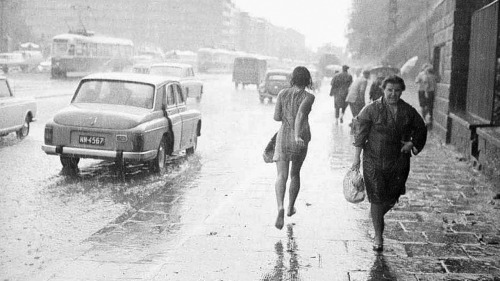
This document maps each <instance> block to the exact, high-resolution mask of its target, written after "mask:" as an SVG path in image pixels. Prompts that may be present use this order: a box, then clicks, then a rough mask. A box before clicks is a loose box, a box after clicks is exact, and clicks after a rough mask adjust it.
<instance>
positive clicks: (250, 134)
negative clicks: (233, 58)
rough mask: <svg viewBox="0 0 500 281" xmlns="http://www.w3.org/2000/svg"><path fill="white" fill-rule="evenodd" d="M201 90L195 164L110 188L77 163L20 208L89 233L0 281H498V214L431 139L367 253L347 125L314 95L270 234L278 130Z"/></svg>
mask: <svg viewBox="0 0 500 281" xmlns="http://www.w3.org/2000/svg"><path fill="white" fill-rule="evenodd" d="M210 79H212V78H210ZM214 79H215V80H214V81H213V82H211V83H212V84H214V87H217V86H216V84H220V85H226V86H218V87H219V88H217V91H207V93H206V94H205V95H204V98H203V99H204V100H202V102H201V103H200V104H192V106H193V107H196V108H199V109H200V110H201V111H202V113H203V114H204V123H203V128H202V136H201V137H200V139H199V148H198V151H197V152H196V153H195V155H194V156H190V157H187V156H185V155H179V156H176V157H174V158H172V159H170V163H169V165H168V167H169V172H168V173H166V174H165V175H151V174H150V173H148V172H147V171H145V169H144V167H142V166H140V165H139V166H137V167H130V166H129V167H128V172H127V174H126V175H125V178H117V176H116V175H115V174H113V173H112V169H113V167H112V164H110V163H106V162H98V161H90V162H87V163H86V164H85V165H84V166H83V167H81V169H80V170H81V171H80V174H78V175H76V176H60V175H57V176H56V175H53V176H51V177H50V178H49V179H48V180H45V181H44V182H43V183H42V184H41V186H40V189H41V190H42V191H41V194H43V195H46V196H40V195H39V197H36V196H35V198H33V201H36V200H37V199H40V198H41V199H43V200H44V204H45V206H46V207H47V205H48V204H51V203H52V201H50V200H48V199H46V198H50V196H51V195H52V196H55V197H58V198H63V199H62V200H61V201H62V202H64V203H61V204H69V205H70V206H74V207H75V208H77V209H78V210H79V211H77V212H74V213H72V214H71V215H72V216H81V217H83V218H84V219H80V220H79V222H80V223H88V224H92V223H94V227H93V228H87V229H86V231H83V232H78V234H75V232H71V231H69V229H71V228H72V227H73V228H77V227H81V226H76V225H75V226H72V225H71V224H70V223H69V222H70V221H71V220H70V218H68V219H67V220H64V223H68V224H69V225H67V226H59V229H63V230H64V229H68V230H67V235H74V237H71V238H69V237H68V238H69V239H73V240H74V241H75V242H74V243H72V244H70V245H71V246H72V248H69V247H66V248H65V249H64V251H63V252H64V254H60V255H59V257H58V258H55V257H54V258H53V259H52V260H51V261H50V262H49V261H47V263H46V264H43V265H39V270H37V271H33V272H32V273H31V274H30V275H26V274H25V275H18V276H17V277H16V276H15V275H11V276H13V277H11V278H10V279H8V278H7V279H5V278H2V279H5V280H51V281H54V280H269V281H270V280H500V258H499V256H500V244H499V243H500V229H499V227H500V209H499V208H500V201H499V200H493V195H492V192H491V183H490V182H488V181H487V180H486V179H485V178H484V177H483V176H482V175H481V174H480V173H479V172H477V171H475V170H474V169H472V167H471V165H470V163H467V162H466V161H463V158H462V157H461V155H459V154H457V153H455V152H453V150H452V149H451V147H449V146H446V145H442V144H440V143H439V142H438V140H437V139H436V138H433V137H432V136H431V138H430V139H429V141H428V144H427V146H426V147H425V149H424V151H423V152H422V153H421V154H420V155H419V156H417V157H413V158H412V170H411V173H410V177H409V180H408V184H407V194H406V195H405V196H403V197H402V198H401V200H400V202H399V203H398V204H397V205H396V207H395V208H394V209H393V210H392V211H391V212H389V213H388V215H387V220H386V221H387V226H386V234H385V249H384V252H382V253H380V254H377V253H375V252H373V251H372V250H371V246H372V236H373V231H372V226H371V221H370V219H369V215H368V208H369V205H368V203H367V202H362V203H360V204H356V205H355V204H349V203H347V202H346V201H345V200H344V199H343V194H342V179H343V175H344V174H345V172H346V171H347V169H348V168H349V167H350V165H351V159H352V153H353V148H352V146H351V142H352V136H351V134H350V132H349V127H348V125H347V123H348V121H349V120H350V116H349V113H348V114H347V115H348V116H346V122H345V123H344V124H339V125H335V124H333V108H332V102H333V101H332V100H331V98H330V97H328V96H327V92H328V91H327V89H326V87H324V88H323V89H322V91H321V92H320V93H318V94H317V95H316V96H317V99H316V103H315V104H314V106H313V112H312V113H311V116H310V123H311V130H312V135H313V140H312V142H311V143H310V147H309V153H308V156H307V158H306V161H305V163H304V166H303V169H302V173H301V175H302V178H301V180H302V186H301V191H300V194H299V197H298V199H297V204H296V207H297V213H296V214H295V215H294V216H293V217H291V218H288V217H286V218H285V227H284V228H283V229H282V230H277V229H275V228H274V220H275V216H276V202H275V195H274V180H275V176H276V168H275V166H274V165H273V164H265V163H264V162H263V160H262V157H261V153H262V150H263V148H264V146H265V145H266V143H267V141H268V139H269V138H270V137H271V136H272V134H273V133H274V132H275V130H277V129H278V127H279V124H278V123H277V122H274V121H273V120H272V113H273V109H274V107H273V104H267V103H266V104H260V103H259V101H258V97H257V94H256V92H255V89H253V88H252V89H247V90H239V91H236V90H234V89H231V82H230V77H229V76H220V77H217V78H214ZM325 84H326V83H325ZM405 96H407V97H408V98H407V99H409V100H410V102H411V103H412V104H415V101H416V99H415V98H414V97H412V96H411V93H410V92H409V91H408V92H406V93H404V96H403V98H405ZM35 136H37V135H35ZM37 138H38V137H37ZM38 141H39V140H38ZM20 145H25V146H28V145H30V142H29V140H28V142H26V144H25V143H24V142H23V143H21V144H20ZM0 152H2V151H0ZM43 159H45V158H43ZM43 161H49V160H43ZM53 162H54V161H52V162H50V163H53ZM47 163H48V162H47ZM48 166H50V165H48ZM54 169H55V168H49V171H53V170H54ZM32 177H33V181H34V182H39V181H37V179H38V178H42V176H41V175H40V173H39V172H37V173H35V175H33V176H32ZM24 185H26V186H28V185H29V182H28V183H24ZM75 190H76V191H77V192H75ZM18 200H22V199H21V198H18ZM285 200H286V201H285V203H286V202H287V200H288V199H287V198H286V199H285ZM90 201H93V202H90ZM21 202H22V201H21ZM79 204H80V205H81V204H83V205H85V204H89V206H92V207H93V208H102V209H104V212H103V213H96V212H95V209H90V207H89V209H88V210H85V208H82V206H78V205H79ZM5 205H6V206H10V205H9V204H8V203H5ZM48 208H49V209H50V210H51V211H50V212H48V211H43V209H42V208H39V209H38V208H37V209H35V211H36V214H37V215H36V216H34V217H33V216H32V219H37V218H38V219H43V220H47V221H50V218H49V217H50V215H53V216H55V213H56V210H57V208H56V210H54V207H53V206H49V207H48ZM61 208H62V207H61ZM86 211H87V212H88V213H86ZM26 212H28V211H26ZM98 214H100V215H101V217H98V216H97V215H98ZM13 221H15V220H13ZM103 222H106V223H105V224H104V225H102V224H103ZM47 225H49V223H48V222H47V223H46V224H44V226H47ZM99 225H101V226H100V227H97V226H99ZM9 226H10V224H9ZM90 230H94V231H93V232H91V233H90V232H89V231H90ZM59 235H60V234H59ZM56 245H57V244H56ZM46 247H49V246H46ZM54 251H55V250H54ZM31 257H32V258H33V259H35V260H36V255H34V257H33V255H31Z"/></svg>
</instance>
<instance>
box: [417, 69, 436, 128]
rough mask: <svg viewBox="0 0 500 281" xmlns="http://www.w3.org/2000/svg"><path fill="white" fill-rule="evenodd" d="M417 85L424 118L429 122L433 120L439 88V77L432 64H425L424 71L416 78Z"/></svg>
mask: <svg viewBox="0 0 500 281" xmlns="http://www.w3.org/2000/svg"><path fill="white" fill-rule="evenodd" d="M415 83H416V84H418V102H419V105H420V109H421V114H422V118H424V121H427V115H428V116H429V122H432V120H433V117H432V116H433V111H434V95H435V93H436V88H437V77H436V75H435V74H434V69H433V67H432V65H430V64H424V66H423V67H422V71H421V72H420V73H419V74H418V75H417V77H416V78H415Z"/></svg>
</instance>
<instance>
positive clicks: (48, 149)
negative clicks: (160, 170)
mask: <svg viewBox="0 0 500 281" xmlns="http://www.w3.org/2000/svg"><path fill="white" fill-rule="evenodd" d="M42 150H43V151H44V152H45V153H47V154H49V155H71V156H74V157H79V158H96V159H106V160H115V159H118V158H119V157H120V155H121V157H122V158H123V159H124V160H129V161H147V160H151V159H154V158H155V157H156V153H157V151H156V150H148V151H142V152H128V151H116V150H99V149H88V148H76V147H65V146H55V145H42Z"/></svg>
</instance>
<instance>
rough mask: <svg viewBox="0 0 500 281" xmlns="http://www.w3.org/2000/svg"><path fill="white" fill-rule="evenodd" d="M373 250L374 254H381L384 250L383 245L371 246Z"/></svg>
mask: <svg viewBox="0 0 500 281" xmlns="http://www.w3.org/2000/svg"><path fill="white" fill-rule="evenodd" d="M373 250H374V251H375V252H382V251H383V250H384V245H382V244H373Z"/></svg>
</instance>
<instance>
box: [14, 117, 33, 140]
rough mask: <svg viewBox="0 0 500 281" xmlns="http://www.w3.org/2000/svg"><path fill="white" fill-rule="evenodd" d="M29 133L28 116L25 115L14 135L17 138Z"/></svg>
mask: <svg viewBox="0 0 500 281" xmlns="http://www.w3.org/2000/svg"><path fill="white" fill-rule="evenodd" d="M29 133H30V118H29V117H28V116H26V118H24V123H23V126H22V127H21V129H19V130H17V132H16V135H17V138H18V139H24V138H25V137H27V136H28V134H29Z"/></svg>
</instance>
